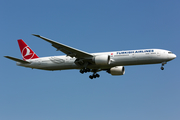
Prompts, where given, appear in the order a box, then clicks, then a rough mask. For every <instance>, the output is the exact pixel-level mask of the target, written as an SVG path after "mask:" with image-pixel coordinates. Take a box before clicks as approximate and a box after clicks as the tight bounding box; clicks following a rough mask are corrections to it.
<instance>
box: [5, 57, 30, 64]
mask: <svg viewBox="0 0 180 120" xmlns="http://www.w3.org/2000/svg"><path fill="white" fill-rule="evenodd" d="M4 57H6V58H8V59H11V60H14V61H16V62H20V63H24V64H29V63H30V62H28V61H24V60H21V59H18V58H14V57H10V56H4Z"/></svg>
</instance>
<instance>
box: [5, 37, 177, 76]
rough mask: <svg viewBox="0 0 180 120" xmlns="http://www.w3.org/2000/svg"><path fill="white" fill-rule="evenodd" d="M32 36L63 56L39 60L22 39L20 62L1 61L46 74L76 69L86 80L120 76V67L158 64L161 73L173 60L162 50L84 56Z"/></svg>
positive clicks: (82, 53)
mask: <svg viewBox="0 0 180 120" xmlns="http://www.w3.org/2000/svg"><path fill="white" fill-rule="evenodd" d="M32 35H34V36H36V37H38V38H41V39H43V40H45V41H47V42H49V43H51V44H52V46H53V47H55V48H56V49H57V51H61V52H63V53H65V54H66V55H63V56H50V57H41V58H39V57H38V56H37V54H36V53H35V52H33V50H32V49H31V48H30V47H29V46H28V45H27V44H26V43H25V42H24V41H23V40H22V39H19V40H17V41H18V44H19V48H20V51H21V55H22V58H23V60H22V59H18V58H15V57H11V56H4V57H6V58H8V59H11V60H13V61H16V62H17V63H16V64H17V65H18V66H23V67H28V68H32V69H34V68H35V69H41V70H50V71H54V70H68V69H78V70H79V71H80V73H82V74H83V73H87V72H92V73H93V74H92V75H90V76H89V78H90V79H93V78H98V77H100V75H99V74H97V72H100V71H106V72H107V73H109V74H111V75H113V76H117V75H124V74H125V68H124V66H129V65H145V64H158V63H161V70H164V65H165V64H166V63H167V62H168V61H171V60H173V59H175V58H176V55H175V54H173V53H172V52H171V51H168V50H163V49H140V50H126V51H113V52H101V53H87V52H84V51H81V50H78V49H75V48H73V47H70V46H67V45H64V44H62V43H59V42H56V41H53V40H50V39H48V38H45V37H43V36H40V35H36V34H32Z"/></svg>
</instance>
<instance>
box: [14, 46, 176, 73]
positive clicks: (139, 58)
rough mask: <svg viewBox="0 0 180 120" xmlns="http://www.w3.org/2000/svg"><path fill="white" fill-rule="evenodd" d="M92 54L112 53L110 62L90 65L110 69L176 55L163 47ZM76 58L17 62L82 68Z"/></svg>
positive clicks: (64, 57)
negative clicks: (77, 63) (76, 62)
mask: <svg viewBox="0 0 180 120" xmlns="http://www.w3.org/2000/svg"><path fill="white" fill-rule="evenodd" d="M92 55H94V56H96V55H110V64H107V65H95V64H94V65H89V66H88V68H90V69H109V68H111V67H114V66H127V65H142V64H157V63H162V62H168V61H170V60H172V59H174V58H176V55H175V54H173V53H171V52H170V51H168V50H162V49H142V50H126V51H115V52H102V53H92ZM75 60H76V58H75V57H73V58H71V57H69V56H52V57H42V58H37V59H32V60H28V62H31V63H30V64H23V63H19V62H17V65H19V66H24V67H29V68H36V69H43V70H66V69H81V68H80V67H79V66H77V65H76V64H75Z"/></svg>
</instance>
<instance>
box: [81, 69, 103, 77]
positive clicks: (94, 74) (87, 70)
mask: <svg viewBox="0 0 180 120" xmlns="http://www.w3.org/2000/svg"><path fill="white" fill-rule="evenodd" d="M79 72H80V73H81V74H84V73H87V72H93V74H92V75H90V76H89V78H90V79H93V78H99V77H100V75H99V74H97V73H96V72H97V71H96V70H91V69H89V68H83V69H81V70H80V71H79Z"/></svg>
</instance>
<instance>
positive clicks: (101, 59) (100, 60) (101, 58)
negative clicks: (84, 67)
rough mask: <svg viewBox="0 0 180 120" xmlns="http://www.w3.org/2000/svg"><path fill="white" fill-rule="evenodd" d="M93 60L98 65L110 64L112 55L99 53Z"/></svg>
mask: <svg viewBox="0 0 180 120" xmlns="http://www.w3.org/2000/svg"><path fill="white" fill-rule="evenodd" d="M93 61H94V62H95V64H96V65H108V64H110V56H109V55H98V56H95V57H94V58H93Z"/></svg>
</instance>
